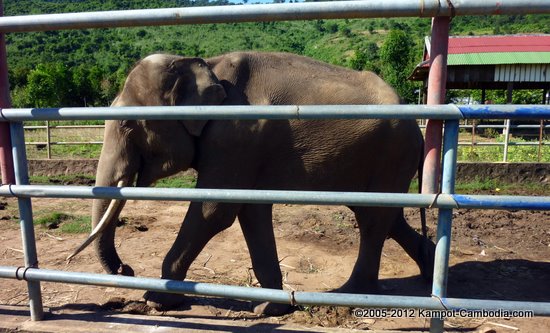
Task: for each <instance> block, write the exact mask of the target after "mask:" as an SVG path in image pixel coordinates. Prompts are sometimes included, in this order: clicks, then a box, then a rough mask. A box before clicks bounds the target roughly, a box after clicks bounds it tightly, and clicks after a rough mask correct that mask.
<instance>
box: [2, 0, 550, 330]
mask: <svg viewBox="0 0 550 333" xmlns="http://www.w3.org/2000/svg"><path fill="white" fill-rule="evenodd" d="M530 13H532V14H542V13H550V3H548V1H547V0H529V1H524V0H508V1H500V2H496V3H495V2H494V1H491V0H453V1H441V2H440V1H435V0H434V1H413V0H394V1H391V2H388V1H382V0H381V1H349V2H348V1H345V2H327V3H323V2H320V3H319V2H317V3H299V4H298V3H297V4H278V5H244V6H223V7H200V8H181V9H155V10H129V11H116V12H108V13H105V12H95V13H71V14H50V15H34V16H19V17H2V18H0V33H2V35H1V40H0V107H2V110H1V114H0V116H1V117H0V126H1V127H0V164H1V167H2V184H3V185H2V186H1V187H0V195H2V196H6V197H17V198H18V202H19V207H20V218H21V228H22V233H23V246H24V252H25V263H24V266H22V267H6V266H0V277H2V278H14V279H21V280H25V281H27V283H28V289H29V298H30V309H31V317H32V319H33V320H40V319H42V315H43V310H42V299H41V293H40V281H51V282H64V283H75V284H93V285H102V286H115V287H121V288H136V289H143V290H153V291H164V292H171V293H187V294H202V295H215V296H223V297H234V298H239V299H247V300H267V301H273V302H279V303H288V304H306V305H341V306H353V307H385V308H388V307H389V308H424V309H432V310H459V309H460V310H464V311H467V310H489V309H500V310H509V311H514V310H532V311H533V312H534V314H537V315H550V303H542V302H510V301H490V300H473V299H454V298H447V297H446V282H447V271H448V261H449V251H450V241H451V235H450V234H451V220H452V211H453V209H456V208H478V209H489V208H492V209H530V210H550V197H528V196H488V195H457V194H454V179H455V170H456V151H457V144H458V120H460V119H484V118H485V119H486V118H490V119H516V118H522V119H525V118H529V119H550V106H536V105H529V106H525V105H522V106H520V105H491V106H461V105H458V106H456V105H441V104H442V103H443V101H444V96H445V82H446V58H447V42H448V32H449V23H450V19H451V17H453V16H456V15H500V14H530ZM413 16H414V17H432V18H433V25H432V43H431V45H432V50H431V57H432V59H431V66H430V74H429V87H428V105H427V106H422V105H400V106H395V105H393V106H392V105H361V106H357V105H355V106H349V105H348V106H270V107H266V106H261V107H260V106H243V107H238V110H237V109H236V108H235V107H227V106H213V107H210V106H208V107H205V106H201V107H145V108H143V107H142V108H136V107H126V108H117V109H116V110H115V109H109V108H49V109H11V108H10V106H9V92H8V82H7V63H6V50H5V41H4V35H3V34H4V33H7V32H25V31H44V30H59V29H83V28H104V27H125V26H143V25H170V24H172V25H173V24H200V23H222V22H224V23H229V22H245V21H277V20H302V19H329V18H373V17H413ZM242 117H247V118H248V119H250V118H253V117H254V118H262V119H270V118H278V119H320V118H333V119H334V118H347V119H352V118H356V119H359V118H403V119H405V118H408V119H429V121H428V124H427V128H426V160H425V164H424V165H425V167H424V176H423V179H424V181H423V185H422V188H423V189H424V193H423V194H394V193H391V194H390V193H342V192H311V191H292V192H288V191H284V192H283V191H252V190H203V189H151V188H146V189H144V188H111V187H81V186H37V185H29V179H28V170H27V160H26V154H25V140H24V135H23V127H22V123H21V122H22V121H26V120H86V119H197V118H203V119H237V118H242ZM443 127H444V136H443V135H442V133H443ZM10 141H11V142H10ZM440 156H443V157H442V159H440ZM440 164H441V165H442V166H441V168H440ZM440 170H442V172H440ZM440 177H441V183H440V182H439V178H440ZM31 197H48V198H86V199H93V198H105V199H107V198H108V199H142V200H185V201H188V200H194V201H216V202H245V203H266V202H269V203H297V204H339V205H342V204H343V205H354V206H358V205H363V206H394V207H395V206H399V207H424V208H438V209H439V218H438V230H437V246H436V258H435V270H434V282H433V288H432V297H410V296H385V295H360V294H336V293H311V292H289V291H283V290H270V289H264V288H245V287H238V286H224V285H214V284H207V283H194V282H184V281H173V280H160V279H147V278H135V277H125V276H112V275H103V274H91V273H77V272H65V271H56V270H44V269H39V268H38V267H37V262H38V260H37V254H36V246H35V239H34V229H33V223H32V218H33V217H32V206H31V200H30V198H31ZM431 325H432V326H431V330H432V331H433V332H441V331H442V330H443V321H442V320H441V319H438V318H433V319H432V323H431Z"/></svg>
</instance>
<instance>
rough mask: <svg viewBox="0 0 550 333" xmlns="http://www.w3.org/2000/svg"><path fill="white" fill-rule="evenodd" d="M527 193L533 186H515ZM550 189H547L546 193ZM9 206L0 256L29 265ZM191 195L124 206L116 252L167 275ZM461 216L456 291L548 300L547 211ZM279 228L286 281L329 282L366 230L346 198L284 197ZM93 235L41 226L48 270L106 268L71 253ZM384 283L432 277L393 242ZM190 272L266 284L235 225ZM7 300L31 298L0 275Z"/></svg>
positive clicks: (302, 284) (127, 301)
mask: <svg viewBox="0 0 550 333" xmlns="http://www.w3.org/2000/svg"><path fill="white" fill-rule="evenodd" d="M518 194H528V193H518ZM546 195H548V194H546ZM1 201H2V205H0V220H1V222H0V240H1V243H0V265H4V266H19V265H22V261H23V259H22V258H23V254H22V251H21V238H20V231H19V229H18V225H17V216H18V211H17V202H16V201H15V199H3V200H1ZM33 209H34V212H35V214H37V213H38V214H39V213H43V212H48V211H52V212H53V211H63V212H68V213H70V214H73V215H84V216H85V215H89V212H90V209H91V201H86V200H60V199H33ZM186 209H187V204H184V203H174V202H164V201H160V202H152V201H140V202H137V201H134V202H129V203H128V204H127V206H126V207H125V209H124V211H123V213H122V216H123V217H124V218H123V221H124V223H123V224H122V225H121V226H120V227H119V228H118V231H117V243H116V244H117V246H118V251H119V253H120V255H121V257H122V258H123V260H124V261H125V262H126V263H128V264H130V265H131V266H132V267H133V268H134V270H135V271H136V274H137V275H138V276H144V277H158V276H159V274H160V268H161V264H162V259H163V257H164V255H165V253H166V252H167V250H168V249H169V247H170V246H171V244H172V242H173V240H174V238H175V236H176V234H177V232H178V230H179V225H180V223H181V221H182V219H183V216H184V215H185V212H186ZM436 214H437V211H436V210H429V211H428V226H429V234H430V236H431V237H434V234H435V230H436ZM406 216H407V219H408V221H409V222H410V223H411V225H413V226H414V227H415V228H417V230H418V229H420V219H419V212H418V210H417V209H406ZM453 217H454V219H453V241H452V245H451V257H450V263H451V267H450V272H449V289H448V294H449V297H460V298H477V299H482V298H483V299H498V300H509V301H543V302H550V283H549V281H550V212H548V211H547V212H540V211H496V210H486V211H481V210H456V211H454V216H453ZM274 228H275V234H276V238H277V245H278V253H279V259H280V262H281V269H282V271H283V275H284V287H285V288H286V289H289V290H300V291H326V290H330V289H333V288H336V287H338V286H340V285H341V284H342V283H343V282H345V280H346V279H347V277H348V276H349V274H350V272H351V269H352V267H353V264H354V262H355V259H356V255H357V247H358V240H359V237H358V229H357V228H356V225H355V220H354V217H353V214H352V213H351V211H349V210H348V209H347V208H345V207H328V206H322V207H320V206H299V205H276V206H275V209H274ZM85 237H86V235H85V234H61V233H58V232H57V231H56V230H48V229H46V228H44V227H36V238H37V247H38V256H39V260H40V263H39V264H40V267H41V268H48V269H61V270H71V271H83V272H95V273H101V272H102V269H101V267H100V265H99V264H98V263H97V261H96V259H95V257H94V253H93V251H92V249H87V250H85V251H84V252H83V253H82V254H80V255H79V256H77V257H76V258H75V259H73V260H72V261H71V262H70V263H67V262H66V261H65V257H66V256H67V255H68V254H69V253H70V252H71V251H72V250H73V249H74V248H76V247H77V246H78V245H79V244H80V242H82V241H83V239H84V238H85ZM380 278H381V286H382V290H383V292H384V293H386V294H395V295H421V296H428V295H430V289H431V287H430V285H429V284H428V283H426V282H425V281H424V280H423V279H422V278H421V277H420V276H419V270H418V268H417V267H416V265H415V264H414V262H413V261H412V260H411V259H410V258H409V257H408V256H407V255H406V254H405V252H404V251H403V250H402V249H401V248H400V247H399V246H398V245H397V244H396V243H395V242H394V241H393V240H391V239H390V240H387V242H386V244H385V247H384V252H383V257H382V266H381V270H380ZM188 279H189V280H193V281H200V282H211V283H224V284H232V285H241V286H257V285H258V284H257V281H256V280H255V278H254V274H253V272H252V269H251V263H250V259H249V256H248V250H247V248H246V245H245V242H244V239H243V236H242V234H241V231H240V229H239V226H238V223H235V224H234V225H233V226H232V227H231V228H229V229H228V230H226V231H224V232H222V233H221V234H219V235H217V236H216V237H215V238H214V239H213V240H212V241H211V242H210V243H209V244H208V245H207V247H206V248H205V249H204V251H203V252H202V253H201V254H200V255H199V257H198V258H197V260H196V261H195V263H194V264H193V265H192V267H191V269H190V271H189V274H188ZM0 290H1V292H0V305H25V304H27V302H28V298H27V293H26V284H25V283H24V282H21V281H16V280H8V279H2V280H0ZM42 291H43V300H44V305H45V306H47V307H49V308H50V311H51V312H53V313H71V312H72V311H77V310H78V311H81V310H87V311H96V312H101V313H103V314H104V313H139V314H148V315H151V316H176V317H182V316H183V317H206V318H223V319H227V318H232V319H234V320H249V321H255V322H258V323H266V322H268V323H298V324H301V325H306V326H316V327H342V328H356V329H365V330H367V329H370V330H376V329H378V330H382V329H385V330H390V329H397V330H404V331H410V330H427V329H428V327H429V320H428V319H424V318H392V319H379V318H378V319H377V318H356V317H354V316H353V315H352V309H349V308H340V307H336V308H335V307H306V308H300V309H298V310H297V311H295V312H293V313H291V314H288V315H285V316H282V317H277V318H262V317H257V316H256V315H254V314H253V313H251V312H250V311H249V310H250V304H249V302H245V301H235V300H226V299H221V298H212V297H189V302H188V303H187V304H185V305H184V306H182V307H181V308H179V309H177V310H175V311H169V312H163V313H159V312H156V311H154V310H152V309H150V308H148V307H147V305H146V304H145V303H143V301H142V299H141V296H142V292H141V291H135V290H125V289H115V288H107V287H91V286H80V285H64V284H54V283H42ZM445 327H446V329H447V330H448V331H453V332H470V331H478V332H513V331H517V330H518V329H519V331H521V332H550V318H546V317H535V318H532V319H523V318H480V319H468V318H452V319H449V320H447V321H446V326H445Z"/></svg>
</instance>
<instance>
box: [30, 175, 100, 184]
mask: <svg viewBox="0 0 550 333" xmlns="http://www.w3.org/2000/svg"><path fill="white" fill-rule="evenodd" d="M30 182H31V184H38V185H56V184H62V185H93V184H94V183H95V177H94V176H91V175H79V174H74V175H59V176H31V177H30Z"/></svg>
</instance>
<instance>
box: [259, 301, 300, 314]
mask: <svg viewBox="0 0 550 333" xmlns="http://www.w3.org/2000/svg"><path fill="white" fill-rule="evenodd" d="M252 308H253V310H254V313H255V314H259V315H264V316H282V315H285V314H288V313H290V312H292V311H293V310H294V307H293V306H292V305H290V304H280V303H271V302H263V303H260V302H252Z"/></svg>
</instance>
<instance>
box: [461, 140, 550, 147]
mask: <svg viewBox="0 0 550 333" xmlns="http://www.w3.org/2000/svg"><path fill="white" fill-rule="evenodd" d="M505 144H506V143H504V142H469V141H464V142H459V143H458V145H459V146H478V147H482V146H485V147H487V146H504V145H505ZM508 145H509V146H548V145H550V142H544V141H543V142H538V141H535V142H514V141H510V142H508Z"/></svg>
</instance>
